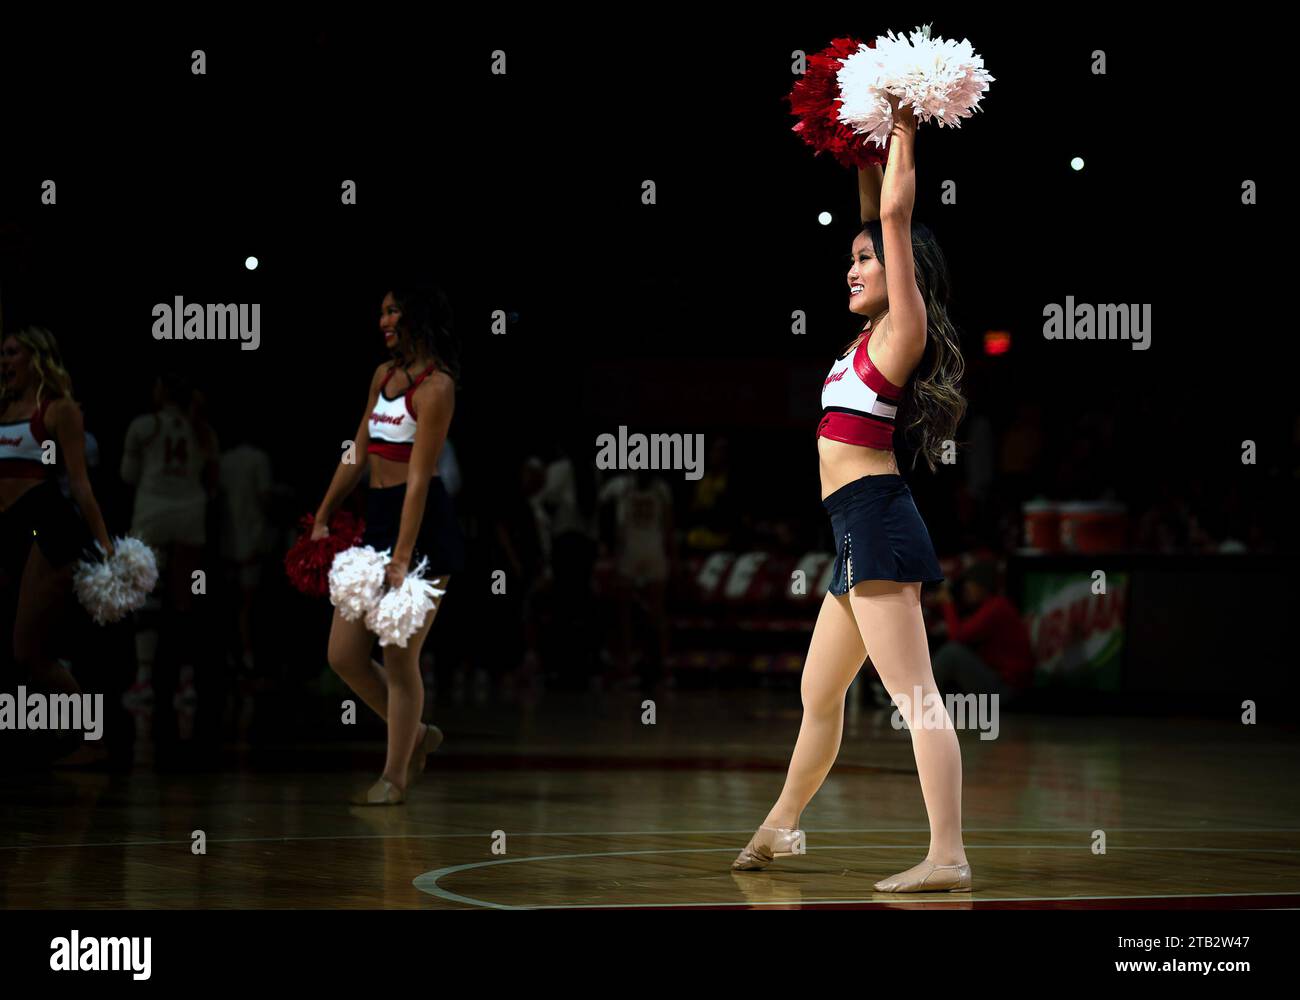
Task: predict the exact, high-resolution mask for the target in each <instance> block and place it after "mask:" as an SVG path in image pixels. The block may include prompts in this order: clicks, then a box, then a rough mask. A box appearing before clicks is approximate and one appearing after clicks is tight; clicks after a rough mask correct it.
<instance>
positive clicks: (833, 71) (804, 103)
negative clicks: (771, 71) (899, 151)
mask: <svg viewBox="0 0 1300 1000" xmlns="http://www.w3.org/2000/svg"><path fill="white" fill-rule="evenodd" d="M874 44H875V43H874V42H868V43H867V46H868V47H870V46H871V45H874ZM860 48H862V43H861V42H859V41H858V40H857V39H856V38H836V39H835V40H834V41H832V42H831V44H830V45H828V46H827V47H826V48H824V49H822V50H821V51H820V52H815V53H813V54H812V55H810V56H809V57H808V64H807V67H806V68H805V70H804V74H803V76H801V77H800V78H799V79H798V80H797V81H796V82H795V85H794V87H793V88H792V89H791V91H790V93H789V94H787V95H786V98H785V99H786V101H788V102H789V104H790V110H791V112H792V113H793V114H794V116H795V117H796V118H798V119H799V121H798V122H797V123H796V124H795V125H794V127H793V129H792V131H794V132H796V133H798V135H799V138H801V139H802V140H803V141H804V142H806V143H807V144H808V145H810V146H811V147H812V148H813V149H814V150H816V152H817V154H818V155H820V154H821V153H830V154H831V156H833V157H834V158H835V159H836V161H837V162H838V163H840V165H841V166H845V167H866V166H870V165H871V164H873V163H879V164H883V163H884V162H885V155H886V152H887V150H882V149H880V148H879V147H878V146H873V145H869V144H867V143H866V142H864V141H863V138H862V136H860V135H857V134H855V133H854V131H853V129H851V128H849V126H847V125H845V124H844V123H843V122H841V121H840V84H839V79H838V76H837V74H838V73H839V71H840V67H841V66H842V65H843V61H844V59H846V58H847V57H849V56H851V55H852V54H853V53H855V52H857V51H858V50H859V49H860Z"/></svg>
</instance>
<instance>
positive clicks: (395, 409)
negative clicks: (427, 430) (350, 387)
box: [366, 365, 436, 462]
mask: <svg viewBox="0 0 1300 1000" xmlns="http://www.w3.org/2000/svg"><path fill="white" fill-rule="evenodd" d="M435 367H436V366H434V365H430V366H429V367H428V368H426V369H425V370H424V371H422V372H420V374H419V375H418V376H416V378H415V381H414V382H412V383H411V387H410V388H409V389H407V390H406V392H404V393H402V395H400V396H398V397H396V398H394V399H389V398H388V397H387V396H385V395H384V386H386V385H388V380H389V379H390V378H392V377H393V372H395V371H397V368H396V367H393V368H390V369H389V370H388V374H387V375H385V376H384V380H383V381H382V382H380V383H379V395H378V397H376V399H375V408H374V409H373V410H371V411H370V444H369V445H367V446H366V453H367V454H371V455H378V456H379V457H380V458H387V459H391V460H392V461H394V462H409V461H410V460H411V448H412V447H413V446H414V444H415V410H414V409H413V408H412V406H411V394H412V393H413V392H415V390H416V388H417V387H418V386H419V384H420V383H421V382H423V381H424V380H425V379H426V378H428V377H429V375H430V373H432V372H433V370H434V368H435Z"/></svg>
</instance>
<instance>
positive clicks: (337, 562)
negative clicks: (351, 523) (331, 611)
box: [330, 545, 389, 622]
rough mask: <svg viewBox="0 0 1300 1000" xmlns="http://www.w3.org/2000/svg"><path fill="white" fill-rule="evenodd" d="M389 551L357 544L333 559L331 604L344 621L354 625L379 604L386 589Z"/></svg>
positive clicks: (331, 567)
mask: <svg viewBox="0 0 1300 1000" xmlns="http://www.w3.org/2000/svg"><path fill="white" fill-rule="evenodd" d="M388 557H389V552H388V550H387V549H385V550H384V551H383V552H376V551H375V550H374V548H373V547H371V546H369V545H354V546H352V548H349V549H344V550H343V551H342V552H340V553H339V554H338V555H336V556H335V557H334V563H333V565H331V566H330V603H331V604H333V605H334V607H336V608H338V609H339V614H340V615H342V616H343V620H344V621H349V622H354V621H356V620H357V619H358V618H360V617H362V616H363V615H365V614H366V613H367V612H369V611H370V609H371V608H373V607H374V606H375V605H376V604H378V603H379V597H380V595H381V594H382V593H383V590H384V568H385V567H386V566H387V565H388Z"/></svg>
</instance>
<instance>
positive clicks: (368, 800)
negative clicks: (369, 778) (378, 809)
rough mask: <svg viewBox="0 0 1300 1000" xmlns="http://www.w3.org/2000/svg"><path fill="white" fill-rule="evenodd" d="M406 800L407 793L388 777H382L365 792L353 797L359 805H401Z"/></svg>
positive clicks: (354, 801) (353, 800) (355, 803)
mask: <svg viewBox="0 0 1300 1000" xmlns="http://www.w3.org/2000/svg"><path fill="white" fill-rule="evenodd" d="M405 801H406V795H405V793H404V792H403V791H402V790H401V789H400V788H398V787H397V786H396V785H394V784H393V783H392V782H391V781H389V780H388V779H387V778H380V779H379V780H378V781H376V782H375V783H374V784H373V785H371V786H370V788H369V789H368V790H367V791H366V792H365V794H363V795H358V796H356V797H355V798H353V799H352V802H353V804H354V805H358V806H400V805H401V804H402V803H403V802H405Z"/></svg>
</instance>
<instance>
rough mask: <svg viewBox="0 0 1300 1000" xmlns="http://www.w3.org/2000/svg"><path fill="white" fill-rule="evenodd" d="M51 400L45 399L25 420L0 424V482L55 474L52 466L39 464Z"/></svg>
mask: <svg viewBox="0 0 1300 1000" xmlns="http://www.w3.org/2000/svg"><path fill="white" fill-rule="evenodd" d="M52 401H53V400H51V399H46V400H44V401H43V402H42V403H41V405H40V406H38V407H37V408H36V409H35V411H33V413H32V415H31V417H30V418H29V419H27V420H16V421H14V422H12V423H4V424H0V479H44V478H45V477H46V476H53V475H57V474H58V467H57V466H56V465H54V464H49V465H46V464H45V463H44V462H42V461H41V454H42V451H43V448H42V446H43V444H44V442H45V441H46V440H47V439H49V436H50V435H49V432H48V431H46V429H45V411H46V409H47V408H48V407H49V405H50V403H51V402H52Z"/></svg>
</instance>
